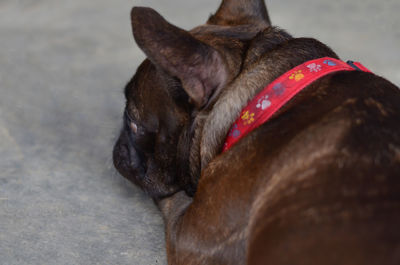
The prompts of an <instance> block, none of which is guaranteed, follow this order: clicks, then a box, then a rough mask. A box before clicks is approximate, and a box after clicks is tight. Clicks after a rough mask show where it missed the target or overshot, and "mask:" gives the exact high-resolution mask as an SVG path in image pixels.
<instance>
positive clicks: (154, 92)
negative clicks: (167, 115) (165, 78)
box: [125, 60, 166, 127]
mask: <svg viewBox="0 0 400 265" xmlns="http://www.w3.org/2000/svg"><path fill="white" fill-rule="evenodd" d="M165 96H166V93H165V91H164V90H163V89H162V83H161V82H160V80H159V77H158V75H157V71H156V69H155V67H154V65H153V64H151V63H150V61H149V60H145V61H144V62H143V63H142V64H141V65H140V66H139V68H138V70H137V72H136V74H135V75H134V77H133V78H132V80H131V81H130V82H129V83H128V85H127V86H126V87H125V97H126V100H127V105H126V108H127V111H128V113H129V115H130V116H131V117H132V118H133V119H134V120H135V121H141V122H148V123H150V124H148V126H150V127H153V126H155V124H154V123H156V121H154V120H155V117H157V116H158V113H159V112H160V108H161V107H162V105H163V104H162V102H161V98H163V97H164V98H165ZM152 123H153V126H151V125H152Z"/></svg>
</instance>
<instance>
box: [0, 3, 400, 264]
mask: <svg viewBox="0 0 400 265" xmlns="http://www.w3.org/2000/svg"><path fill="white" fill-rule="evenodd" d="M218 4H219V3H218V1H214V0H203V1H195V0H190V1H188V0H170V1H161V0H157V1H156V0H143V1H134V0H113V1H108V0H97V1H83V0H69V1H60V0H58V1H57V0H19V1H17V0H0V157H1V158H0V264H1V265H21V264H30V265H32V264H40V265H43V264H165V263H166V260H165V254H164V236H163V225H162V220H161V217H160V215H159V213H158V211H157V209H156V208H155V207H154V205H153V203H152V201H151V200H150V199H149V198H147V197H146V196H145V195H144V194H143V193H142V192H140V191H139V190H138V189H136V188H135V187H133V186H132V185H131V184H129V183H128V182H126V181H125V180H124V179H122V177H120V176H119V175H118V174H117V173H116V172H115V170H114V169H113V167H112V161H111V151H112V146H113V142H114V140H115V139H116V136H117V134H118V130H119V126H120V124H121V116H122V109H123V106H124V98H123V93H122V89H123V86H124V85H125V83H126V82H127V81H128V79H129V78H130V77H131V75H132V74H133V73H134V71H135V69H136V67H137V66H138V64H139V63H140V62H141V61H142V59H143V58H144V56H143V54H142V52H141V51H140V50H139V49H138V48H137V47H136V45H135V44H134V42H133V39H132V37H131V29H130V21H129V12H130V9H131V7H132V6H134V5H141V6H150V7H153V8H155V9H157V10H158V11H159V12H160V13H161V14H163V15H164V16H165V17H166V18H167V19H168V20H170V21H171V22H173V23H175V24H177V25H178V26H181V27H183V28H185V29H190V28H191V27H193V26H195V25H197V24H201V23H203V22H204V21H205V20H206V18H207V17H208V15H209V14H211V13H212V12H214V11H215V10H216V8H217V6H218ZM268 5H269V6H268V7H269V11H270V15H271V18H272V21H273V23H274V25H279V26H280V27H282V28H285V29H287V30H288V31H289V32H291V33H292V34H294V35H295V36H313V37H316V38H318V39H320V40H321V41H323V42H325V43H327V44H328V45H330V46H331V47H332V48H333V49H334V50H335V51H337V52H338V54H339V55H340V56H341V57H342V58H343V59H353V60H360V61H362V62H363V63H364V64H365V65H366V66H367V67H369V68H370V69H371V70H373V71H374V72H375V73H377V74H379V75H383V76H385V77H387V78H388V79H389V80H391V81H392V82H394V83H395V84H397V85H400V30H399V29H398V28H399V26H400V16H398V12H399V11H400V1H398V0H383V1H375V0H352V1H348V0H337V1H330V0H302V1H299V0H286V1H281V0H270V1H268Z"/></svg>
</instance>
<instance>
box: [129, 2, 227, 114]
mask: <svg viewBox="0 0 400 265" xmlns="http://www.w3.org/2000/svg"><path fill="white" fill-rule="evenodd" d="M131 19H132V30H133V35H134V38H135V40H136V42H137V44H138V45H139V47H140V48H141V49H142V50H143V51H144V53H145V54H146V55H147V56H148V58H149V59H150V60H151V61H152V62H153V63H154V64H155V65H157V66H159V67H161V68H162V69H163V70H164V71H166V72H167V73H168V74H170V75H172V76H175V77H177V78H179V79H180V81H181V83H182V86H183V88H184V90H185V91H186V93H187V94H188V95H189V97H190V99H191V101H192V102H193V103H194V104H195V106H196V107H197V108H201V107H203V106H204V105H206V103H207V102H208V100H209V98H210V97H211V95H212V94H213V93H214V92H215V91H216V90H218V89H219V88H221V87H222V86H223V85H224V83H225V80H226V75H227V70H226V66H225V63H224V62H223V59H222V57H221V55H220V54H219V53H218V52H217V51H216V50H215V49H214V48H212V47H210V46H209V45H207V44H205V43H203V42H201V41H199V40H197V39H196V38H194V37H193V36H192V35H191V34H190V33H189V32H187V31H185V30H183V29H180V28H178V27H176V26H174V25H171V24H170V23H168V22H167V21H166V20H165V19H164V18H163V17H162V16H161V15H160V14H158V13H157V12H156V11H154V10H153V9H151V8H145V7H134V8H133V9H132V12H131Z"/></svg>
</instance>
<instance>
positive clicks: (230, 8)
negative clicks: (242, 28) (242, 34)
mask: <svg viewBox="0 0 400 265" xmlns="http://www.w3.org/2000/svg"><path fill="white" fill-rule="evenodd" d="M207 23H209V24H216V25H231V26H237V25H244V24H260V23H262V24H266V25H271V22H270V19H269V16H268V12H267V8H266V6H265V3H264V0H223V1H222V3H221V5H220V6H219V8H218V10H217V12H216V13H215V15H213V16H211V17H210V18H209V20H208V22H207Z"/></svg>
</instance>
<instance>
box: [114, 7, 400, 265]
mask: <svg viewBox="0 0 400 265" xmlns="http://www.w3.org/2000/svg"><path fill="white" fill-rule="evenodd" d="M132 26H133V34H134V37H135V40H136V42H137V43H138V45H139V46H140V48H141V49H142V50H143V51H144V52H145V53H146V55H147V56H148V59H147V60H145V61H144V62H143V63H142V64H141V66H140V67H139V69H138V71H137V73H136V74H135V76H134V77H133V79H132V80H131V81H130V82H129V84H128V85H127V87H126V91H125V93H126V99H127V105H126V110H125V115H124V123H125V124H124V127H123V130H122V132H121V136H120V138H119V140H118V142H117V144H116V146H115V148H114V163H115V166H116V168H117V169H118V170H119V172H120V173H121V174H122V175H123V176H125V177H126V178H128V179H130V180H131V181H133V182H134V183H135V184H137V185H139V186H140V187H141V188H142V189H143V190H144V191H145V192H147V193H148V194H149V195H150V196H151V197H152V198H153V199H154V200H155V202H156V203H157V205H158V206H159V207H160V209H161V211H162V212H163V214H164V218H165V224H166V240H167V254H168V263H169V264H182V265H189V264H275V265H276V264H325V265H326V264H341V265H345V264H349V265H350V264H352V265H356V264H360V265H361V264H363V265H364V264H379V265H383V264H400V227H399V225H400V92H399V90H398V88H397V87H395V86H394V85H393V84H391V83H390V82H388V81H386V80H385V79H383V78H381V77H378V76H376V75H374V74H371V73H365V72H360V71H352V72H338V73H334V74H330V75H328V76H326V77H323V78H321V79H319V80H318V81H316V82H314V83H313V84H311V85H309V86H308V87H306V88H305V89H304V90H303V91H302V92H300V93H299V94H298V95H296V96H295V97H294V98H293V99H292V100H291V101H290V102H289V103H288V104H286V105H285V106H284V107H283V108H282V109H280V110H279V111H278V112H277V113H275V114H274V116H273V117H272V119H271V120H270V121H268V122H267V123H265V124H263V125H262V126H260V127H258V128H257V129H256V130H254V131H253V132H251V133H250V134H249V135H248V136H247V137H245V138H244V139H242V140H240V141H239V142H238V143H237V144H235V145H234V146H233V148H232V149H230V150H229V151H227V152H224V153H221V148H222V145H223V143H224V140H225V138H226V135H227V133H228V131H229V129H230V127H231V125H232V123H233V122H234V121H235V120H236V118H237V117H238V115H239V113H240V111H241V109H242V108H243V107H244V106H245V105H246V104H247V102H248V101H249V100H251V99H252V98H253V97H254V96H255V95H256V94H257V93H258V92H259V91H260V90H262V89H263V88H264V87H265V86H266V85H267V84H269V83H271V82H272V81H273V80H275V79H276V78H278V77H279V76H280V75H282V74H283V73H285V72H286V71H288V70H290V69H292V68H293V67H295V66H297V65H300V64H302V63H304V62H306V61H308V60H312V59H315V58H321V57H333V58H338V57H337V55H336V54H335V53H334V52H333V51H332V50H331V49H330V48H328V47H327V46H326V45H324V44H322V43H320V42H319V41H317V40H315V39H306V38H293V37H292V36H290V35H289V34H288V33H286V32H285V31H283V30H280V29H278V28H275V27H272V26H271V25H270V21H269V18H268V14H267V9H266V7H265V4H264V2H263V1H262V0H247V1H246V0H236V1H235V0H224V1H223V2H222V4H221V6H220V8H219V9H218V11H217V12H216V14H215V15H213V16H211V17H210V18H209V20H208V22H207V23H206V24H205V25H202V26H199V27H196V28H194V29H193V30H191V31H189V32H188V31H185V30H182V29H179V28H177V27H175V26H173V25H171V24H169V23H168V22H167V21H165V20H164V19H163V18H162V17H161V16H160V15H159V14H158V13H156V12H155V11H153V10H152V9H149V8H134V9H133V10H132Z"/></svg>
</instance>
